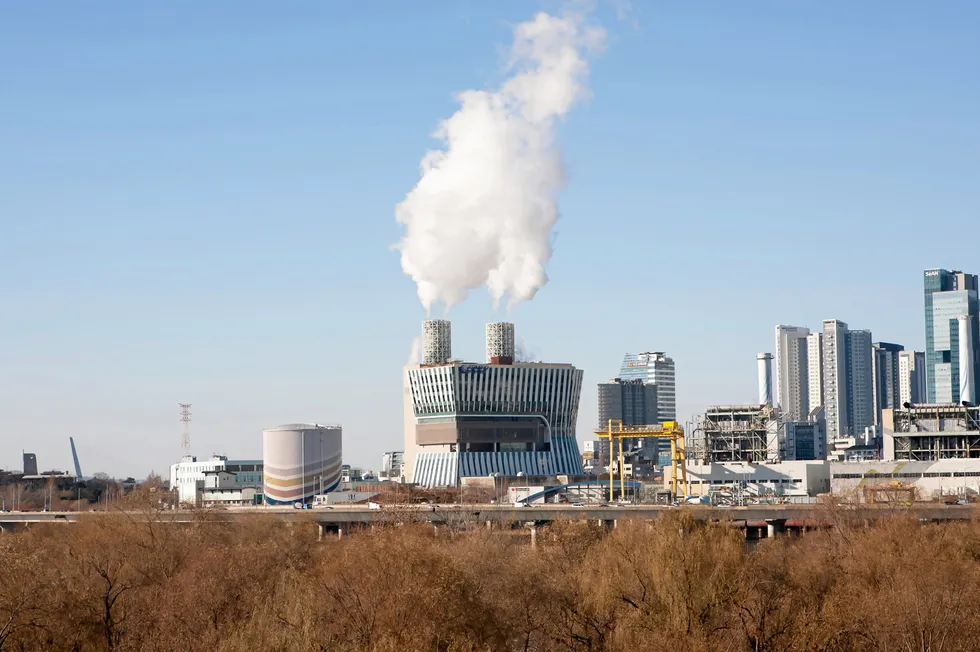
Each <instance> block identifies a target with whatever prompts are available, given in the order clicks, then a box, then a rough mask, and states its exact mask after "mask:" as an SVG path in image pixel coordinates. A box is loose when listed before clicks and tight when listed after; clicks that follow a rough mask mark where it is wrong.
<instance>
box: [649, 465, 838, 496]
mask: <svg viewBox="0 0 980 652" xmlns="http://www.w3.org/2000/svg"><path fill="white" fill-rule="evenodd" d="M687 477H688V481H689V482H690V488H691V495H692V496H703V495H706V494H709V493H711V492H713V491H722V490H724V488H735V487H738V486H739V485H741V484H742V483H743V482H744V483H745V489H746V493H747V494H748V495H749V496H756V495H758V496H761V495H772V494H774V495H776V496H794V495H795V496H811V497H813V496H817V495H818V494H821V493H826V492H828V491H830V465H829V463H828V462H826V461H824V460H814V461H794V462H776V463H772V464H750V463H745V464H743V463H740V462H724V463H718V464H688V465H687ZM672 479H673V468H672V467H666V468H665V469H664V487H665V488H667V489H669V488H670V486H671V481H672Z"/></svg>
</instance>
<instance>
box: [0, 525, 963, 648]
mask: <svg viewBox="0 0 980 652" xmlns="http://www.w3.org/2000/svg"><path fill="white" fill-rule="evenodd" d="M147 509H149V507H147ZM151 515H152V513H150V512H147V513H146V514H144V516H151ZM157 516H158V520H156V521H152V520H151V521H149V522H147V521H144V520H143V519H142V518H130V517H126V516H125V515H116V516H113V517H109V516H106V517H104V518H101V519H98V520H92V521H89V522H85V523H80V524H72V525H68V526H54V525H52V526H47V527H33V528H30V529H26V530H22V531H19V532H18V533H16V534H14V535H13V536H8V535H4V536H3V537H0V651H6V650H41V649H44V650H66V651H68V650H75V651H78V652H85V651H88V650H108V649H112V650H127V651H128V650H134V651H135V650H141V651H147V652H155V651H157V650H159V651H164V650H191V651H193V650H214V651H218V652H225V651H228V652H232V651H236V652H237V651H239V650H242V651H244V650H283V651H286V650H310V651H314V650H317V651H326V650H339V649H343V650H352V651H355V652H362V651H363V652H387V651H392V652H393V651H395V650H438V651H446V652H449V651H468V652H475V651H477V650H480V651H482V650H523V651H524V652H529V651H536V652H550V651H558V650H562V651H578V650H582V651H585V650H591V651H599V650H603V651H619V650H622V651H627V650H630V651H632V650H648V649H676V650H692V651H693V650H746V651H749V650H754V651H755V650H790V651H793V650H799V651H802V650H827V651H844V650H975V649H980V627H978V626H977V625H976V624H975V623H974V620H973V619H972V618H971V616H972V613H973V605H975V604H977V602H978V600H980V527H978V526H977V525H975V524H973V523H948V524H921V523H918V522H916V521H913V520H908V519H905V518H902V517H901V516H896V517H894V518H889V519H885V520H880V521H876V522H874V523H873V524H872V523H871V522H870V521H868V520H867V519H866V518H864V517H854V518H843V517H842V518H839V519H838V525H837V526H836V527H835V528H832V529H829V530H825V531H821V532H814V533H811V534H809V535H807V536H805V537H802V538H800V537H794V538H789V537H783V538H778V539H774V540H771V541H764V542H762V543H761V544H759V545H757V546H755V547H754V548H753V549H751V550H746V547H745V542H744V539H743V536H742V533H741V532H740V531H739V530H737V529H735V528H731V527H727V526H725V525H704V524H698V523H696V522H694V521H693V520H691V519H690V518H685V516H684V515H683V513H675V514H672V515H670V516H669V517H665V518H663V519H661V520H659V521H657V522H654V523H635V522H633V523H631V522H628V521H621V522H620V524H619V527H617V528H615V529H613V530H611V531H609V530H606V529H605V528H603V527H601V526H599V525H598V524H596V523H594V522H593V523H585V522H558V523H554V524H553V525H551V526H548V527H546V528H542V529H540V530H538V533H537V546H536V547H535V548H532V547H531V546H530V545H529V537H528V536H527V531H526V528H517V529H515V530H514V531H501V530H495V531H487V530H486V529H485V528H483V527H473V528H470V529H466V528H465V527H463V524H461V523H459V524H456V525H455V526H454V527H453V528H447V529H442V530H440V532H439V533H438V534H436V533H435V532H434V531H433V528H432V527H431V526H426V525H421V524H415V525H412V524H409V525H406V526H404V527H396V526H394V525H392V526H385V527H378V528H374V529H364V530H360V531H357V532H353V533H351V534H349V535H348V536H345V537H344V538H343V539H340V540H338V539H336V538H329V539H326V540H324V541H322V542H318V541H317V537H316V535H315V530H314V526H313V525H312V524H311V523H296V524H293V525H286V524H283V523H281V522H278V521H275V520H272V519H266V518H256V519H254V520H251V521H249V522H247V523H244V524H228V523H221V522H217V521H214V520H211V519H208V518H206V517H204V518H202V519H200V520H199V521H198V522H196V523H191V524H177V523H169V522H166V519H167V514H166V513H160V514H158V515H157Z"/></svg>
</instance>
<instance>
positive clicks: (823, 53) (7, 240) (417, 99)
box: [0, 0, 980, 476]
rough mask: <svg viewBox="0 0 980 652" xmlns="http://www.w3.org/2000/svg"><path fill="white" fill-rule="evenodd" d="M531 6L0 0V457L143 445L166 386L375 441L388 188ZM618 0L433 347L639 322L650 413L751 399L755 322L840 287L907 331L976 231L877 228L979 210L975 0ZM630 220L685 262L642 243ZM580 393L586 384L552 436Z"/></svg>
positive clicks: (166, 422)
mask: <svg viewBox="0 0 980 652" xmlns="http://www.w3.org/2000/svg"><path fill="white" fill-rule="evenodd" d="M539 8H542V9H552V7H538V6H529V5H527V4H526V3H523V2H510V1H508V2H501V3H473V4H469V5H466V6H464V7H460V8H454V9H453V10H452V11H445V10H442V9H440V8H437V7H431V6H428V5H427V6H426V7H425V8H424V9H419V8H418V7H408V6H406V5H404V4H403V3H388V4H385V7H384V10H383V11H379V12H378V14H379V16H375V15H374V14H371V15H368V14H367V13H366V12H359V11H354V10H352V9H351V8H349V7H334V6H329V5H322V6H320V5H318V6H303V7H300V6H294V7H291V8H289V9H283V8H281V7H272V6H262V5H259V4H251V3H245V4H242V3H230V2H225V1H224V0H218V1H217V2H215V3H208V6H206V7H205V6H202V5H193V6H191V5H183V6H177V5H169V6H166V7H161V8H159V9H158V10H156V11H155V12H154V13H152V14H150V13H147V12H146V11H144V9H142V8H140V7H137V6H135V5H131V4H128V3H121V4H117V5H115V6H114V9H113V10H112V11H109V12H106V14H105V16H104V17H103V19H100V21H96V22H93V21H92V20H91V18H90V13H89V10H88V9H86V8H84V7H80V6H76V5H72V4H63V5H60V7H59V10H58V11H46V10H43V9H41V8H40V7H38V6H36V5H33V4H31V3H27V4H24V3H12V4H8V5H5V6H4V7H2V8H0V34H2V35H3V38H2V39H0V54H2V55H4V56H5V59H7V60H9V61H14V62H17V63H16V65H15V66H10V67H7V68H5V69H4V70H3V71H0V83H2V84H3V87H4V89H5V119H4V121H3V122H2V123H0V138H2V139H3V141H4V143H5V144H4V147H3V148H2V149H0V174H2V175H3V177H4V179H5V180H6V181H7V184H6V186H5V192H4V193H0V220H2V221H3V225H4V237H3V238H2V239H0V275H2V277H3V278H5V279H7V280H8V283H6V284H4V285H3V287H2V289H0V302H2V305H3V306H4V319H3V320H2V321H0V339H2V340H3V341H4V342H5V343H6V345H5V348H4V353H3V357H4V360H3V365H2V366H3V370H4V372H3V374H0V396H2V397H3V399H2V401H3V403H2V407H3V413H4V416H5V423H4V426H3V431H2V433H3V434H2V439H3V442H4V444H5V445H4V446H3V447H0V467H3V468H17V467H19V466H20V465H21V463H22V462H21V458H20V454H21V450H23V449H27V450H28V451H30V452H34V453H36V454H37V456H38V462H39V465H40V466H41V467H42V468H44V469H46V468H50V467H60V468H66V469H67V468H71V465H72V459H71V453H70V448H69V444H68V437H69V436H73V437H74V438H75V442H76V446H77V448H78V455H79V459H80V461H81V464H82V466H83V467H84V468H86V472H87V473H89V472H91V473H95V472H98V471H105V472H108V473H111V474H118V475H134V476H145V474H146V473H147V472H149V471H150V470H155V471H156V472H157V473H163V472H164V471H165V469H166V468H168V467H169V465H170V464H172V463H173V462H174V461H175V460H176V459H178V458H179V456H180V454H181V448H180V440H181V428H180V422H179V421H178V418H177V414H176V413H175V408H174V404H175V402H176V401H186V402H190V403H193V404H194V417H193V421H192V423H191V429H190V447H191V448H190V449H191V452H192V453H193V454H196V455H198V456H199V457H202V458H203V457H206V456H208V455H210V454H211V453H222V454H226V455H228V456H229V457H232V458H235V459H255V458H257V457H258V456H259V455H260V454H261V433H262V430H263V429H264V428H269V427H274V426H276V425H278V424H284V423H296V422H325V423H334V422H337V423H341V424H343V426H344V432H345V441H344V455H345V458H347V459H348V460H349V461H350V462H351V463H353V464H355V465H359V466H367V467H376V466H377V465H378V460H379V459H380V456H379V453H380V452H383V451H391V450H397V449H399V448H400V447H401V445H400V441H401V430H402V427H401V426H402V421H403V419H402V411H403V406H402V391H403V388H402V378H401V374H400V369H401V368H402V366H403V364H404V360H405V359H406V358H408V357H409V351H410V349H411V342H412V339H413V337H415V336H416V335H417V332H418V324H419V322H420V321H421V320H422V319H423V318H425V317H426V314H425V311H424V309H423V308H422V307H421V306H420V305H419V301H418V297H417V288H416V286H415V284H414V283H413V282H412V280H411V279H409V278H408V277H406V276H405V275H404V274H403V272H402V269H401V267H400V262H399V256H398V255H397V253H396V252H393V251H392V250H391V246H392V245H393V244H394V243H397V242H399V241H400V239H401V237H402V236H403V230H402V228H401V226H400V225H399V224H398V223H397V222H396V221H395V216H394V207H395V206H396V205H398V203H399V202H401V201H402V200H403V199H404V198H405V196H406V193H408V192H409V191H410V190H411V189H412V187H413V186H414V185H415V184H416V183H417V182H418V180H419V169H418V168H419V160H420V157H421V156H422V155H423V154H424V153H425V152H426V151H427V150H429V149H431V148H432V147H434V146H435V143H436V141H434V140H433V139H432V138H431V137H430V134H431V133H432V132H433V130H434V129H435V128H436V127H437V125H438V124H439V121H440V120H443V119H446V118H448V117H450V116H451V115H453V113H454V111H456V110H457V108H458V103H457V102H456V100H455V99H454V95H453V94H454V93H457V92H460V91H464V90H466V89H483V88H496V87H498V86H499V82H500V80H501V79H502V78H504V76H505V74H506V72H504V71H505V69H506V65H505V64H506V63H507V62H506V60H505V58H504V57H502V56H500V53H501V52H503V51H505V48H507V47H508V45H509V43H510V41H511V38H512V30H513V26H514V25H517V24H520V23H522V22H523V21H526V20H528V19H529V18H531V17H532V16H533V12H534V11H535V10H536V9H539ZM635 9H636V10H635V12H634V13H635V15H634V16H633V18H634V19H635V22H636V25H637V27H636V28H634V26H633V22H632V21H626V22H620V21H618V20H617V17H616V15H615V14H616V12H615V10H614V9H613V8H612V7H610V6H608V5H605V4H601V5H600V7H599V9H598V10H597V12H596V16H595V19H596V21H597V22H598V23H601V24H602V25H603V26H604V27H605V29H606V30H607V32H608V35H609V38H608V39H607V43H606V49H605V51H603V52H601V53H598V54H596V55H595V56H594V57H593V58H592V59H591V71H590V81H589V85H590V88H591V97H590V98H589V99H587V100H584V101H582V102H581V103H580V104H578V105H577V106H576V107H575V108H574V110H572V111H571V112H570V113H569V114H568V117H567V119H565V120H564V121H563V122H562V123H561V124H560V125H558V127H557V130H556V135H557V138H558V140H559V141H560V143H561V146H562V148H563V150H564V161H565V168H566V170H567V175H566V176H567V178H566V184H565V186H564V188H563V189H562V190H561V191H560V192H558V193H557V195H558V206H559V209H560V219H559V221H558V223H557V227H556V230H555V231H554V232H553V233H552V235H553V236H554V237H553V238H552V239H551V240H550V241H549V244H551V245H553V255H552V257H551V259H550V261H549V262H548V266H547V270H546V271H547V276H548V279H549V282H548V283H547V285H545V286H543V287H542V289H541V290H540V291H539V292H538V293H537V295H536V296H535V297H534V299H533V301H528V302H525V303H522V304H520V305H516V306H514V307H512V308H511V309H510V312H509V313H508V312H506V308H505V307H501V308H500V309H499V310H495V309H494V308H493V305H492V301H491V299H490V297H489V296H488V295H487V293H486V292H483V291H479V292H474V293H473V294H472V296H471V297H470V298H469V300H467V301H466V302H464V303H462V304H459V305H457V306H455V307H454V308H453V309H452V311H451V313H450V314H449V315H448V316H449V317H450V318H451V319H452V320H453V321H454V322H455V323H457V324H460V325H465V326H466V328H463V329H460V331H458V332H459V333H460V337H459V338H458V339H457V340H456V341H454V342H453V345H454V348H455V350H457V351H459V352H460V354H465V357H470V358H473V359H480V358H481V357H482V351H483V348H484V343H483V341H482V340H483V338H482V333H481V332H480V329H481V327H482V325H483V324H484V323H486V322H491V321H499V320H501V319H507V320H508V321H511V322H514V323H516V324H517V325H518V328H519V333H520V342H518V344H522V345H523V348H524V349H525V350H526V351H528V352H529V353H531V354H533V356H534V357H536V358H539V359H546V360H555V361H561V362H568V363H571V364H574V365H575V366H576V367H577V368H579V369H583V370H584V372H585V377H584V379H583V386H584V387H592V386H594V385H595V384H596V383H598V382H601V381H604V380H607V379H609V378H612V377H615V376H616V375H617V369H618V364H619V362H620V361H621V360H622V356H623V354H624V353H626V352H629V351H651V350H653V351H667V352H668V353H669V355H670V356H671V357H672V358H673V359H674V360H675V362H676V366H677V374H678V376H677V380H678V383H677V397H676V398H677V416H678V419H679V420H680V421H686V420H687V419H689V418H690V417H691V416H692V415H694V414H696V413H698V412H701V411H703V410H704V408H705V407H706V406H707V405H711V404H717V403H751V402H753V401H754V400H755V399H756V398H757V381H756V366H755V364H753V363H754V359H755V355H756V354H757V353H758V352H759V351H769V350H770V349H771V348H772V346H773V343H772V328H773V325H775V324H807V325H809V327H810V328H811V331H812V330H813V329H815V328H816V327H817V325H819V324H820V323H821V320H822V319H825V318H827V317H834V316H839V317H840V318H842V319H845V320H846V321H847V323H849V324H854V325H856V326H860V327H862V328H868V329H870V330H871V331H872V332H873V333H874V334H875V338H876V339H879V340H881V341H886V342H896V343H899V344H902V345H903V346H905V348H906V349H907V350H917V351H918V350H925V342H924V337H925V335H924V333H923V325H922V310H923V302H922V273H923V270H924V269H929V268H931V267H935V266H941V267H943V268H946V269H962V270H966V271H972V272H976V271H977V270H976V267H975V263H974V260H975V252H974V249H975V247H974V246H973V244H972V239H971V238H968V237H964V238H947V239H946V240H943V242H942V246H941V247H935V248H932V249H930V250H928V258H927V259H926V258H922V259H921V260H920V257H919V256H917V255H910V256H906V257H897V256H895V252H897V251H907V250H908V241H909V237H910V234H915V233H918V231H919V230H920V229H921V226H922V224H923V221H924V220H925V219H927V218H928V219H930V220H936V221H937V223H941V224H942V225H943V228H944V229H947V230H948V232H949V233H959V232H964V233H970V232H971V231H970V227H971V226H972V225H973V223H974V222H975V217H976V214H975V213H976V206H977V205H978V204H980V196H978V192H980V191H978V189H977V188H976V186H975V184H974V183H973V180H972V176H971V175H970V174H969V171H970V170H972V169H975V152H976V151H977V149H978V148H980V133H978V132H977V130H976V127H975V117H974V116H973V114H972V113H971V112H969V111H968V110H966V109H967V108H968V107H971V106H975V105H976V104H977V102H978V100H980V89H978V88H977V86H976V84H972V83H970V82H972V80H973V78H974V76H975V74H974V70H973V68H972V62H973V61H975V60H976V59H977V57H978V56H980V52H978V47H980V45H978V43H977V42H976V39H975V38H974V35H973V29H972V27H971V26H972V25H975V24H976V23H977V21H978V20H980V9H978V8H977V7H976V6H975V5H974V4H972V3H966V2H959V3H957V2H951V3H943V5H942V6H929V7H926V6H921V5H917V4H915V3H899V4H895V3H888V4H884V3H875V2H871V3H862V4H861V5H860V6H852V5H836V6H829V5H828V6H791V5H785V6H779V7H775V6H771V7H767V8H766V10H765V11H764V12H762V13H763V14H764V18H763V19H760V16H756V15H752V14H751V13H749V12H745V11H744V9H743V8H740V7H738V6H733V5H731V4H729V3H714V4H712V5H711V9H710V10H705V9H704V8H703V7H696V6H689V5H678V4H676V3H662V4H660V5H657V8H656V10H653V9H648V8H647V7H646V6H640V7H636V8H635ZM82 26H84V28H82ZM366 43H378V44H379V45H378V46H377V47H372V48H367V47H366V46H365V44H366ZM392 98H397V101H393V100H392ZM817 226H820V227H821V228H822V229H826V231H824V233H828V234H834V233H839V234H844V233H846V237H844V236H843V235H841V237H840V238H833V237H831V236H825V238H827V240H826V241H825V243H824V244H825V247H823V248H822V249H821V252H822V256H823V257H822V258H821V260H820V264H821V267H820V273H819V274H806V273H802V271H800V272H796V273H786V272H787V271H789V270H794V271H795V270H799V269H802V268H801V261H802V259H801V255H800V254H801V251H802V250H803V249H802V247H803V245H804V244H805V243H809V242H811V241H812V238H813V235H814V233H815V231H814V229H815V228H816V227H817ZM638 242H642V243H643V247H642V253H641V251H640V249H641V248H640V247H638V246H637V245H636V244H634V243H638ZM627 246H629V249H627ZM660 252H671V253H673V254H674V257H681V254H680V253H678V252H683V258H684V260H685V262H684V266H683V267H681V266H680V265H678V264H676V263H673V264H671V266H670V267H669V268H668V267H667V266H666V264H664V265H663V266H662V267H661V268H660V269H658V270H656V271H654V269H653V263H654V261H655V260H659V257H658V255H657V254H658V253H660ZM689 252H697V254H696V255H695V254H694V253H690V254H689ZM810 262H816V261H810ZM811 268H812V267H811ZM681 270H683V271H681ZM883 270H887V274H886V273H883ZM654 275H655V276H656V278H655V279H651V277H653V276H654ZM651 281H652V282H651ZM859 281H860V282H859ZM613 306H616V307H621V308H620V309H619V310H618V311H617V310H616V309H615V308H614V307H613ZM432 316H435V317H439V316H443V315H441V314H433V315H432ZM462 331H467V332H465V333H463V332H462ZM595 417H596V397H595V396H594V392H583V396H582V405H581V408H580V412H579V421H578V433H579V440H580V441H581V440H583V439H585V438H586V437H585V433H586V432H587V430H588V428H590V427H591V425H592V424H593V423H594V421H595Z"/></svg>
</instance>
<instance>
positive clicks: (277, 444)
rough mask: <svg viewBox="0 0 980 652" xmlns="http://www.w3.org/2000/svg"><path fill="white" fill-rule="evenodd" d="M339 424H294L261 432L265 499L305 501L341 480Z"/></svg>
mask: <svg viewBox="0 0 980 652" xmlns="http://www.w3.org/2000/svg"><path fill="white" fill-rule="evenodd" d="M341 443H342V432H341V428H340V426H335V425H330V426H323V425H319V424H314V423H294V424H290V425H287V426H279V427H277V428H269V429H267V430H263V431H262V455H263V460H264V463H265V473H264V478H263V486H264V491H265V499H266V502H268V503H271V504H291V503H295V502H307V501H309V500H311V499H312V498H313V496H314V495H316V494H319V493H324V492H327V491H332V490H334V489H336V487H337V485H338V484H339V483H340V465H341V457H342V452H343V449H342V445H341Z"/></svg>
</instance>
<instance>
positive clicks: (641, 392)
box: [598, 378, 659, 466]
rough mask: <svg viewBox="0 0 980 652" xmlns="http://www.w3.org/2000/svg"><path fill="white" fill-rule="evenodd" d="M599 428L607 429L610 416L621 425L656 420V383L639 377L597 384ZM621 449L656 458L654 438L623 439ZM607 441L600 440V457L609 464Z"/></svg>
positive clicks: (634, 424)
mask: <svg viewBox="0 0 980 652" xmlns="http://www.w3.org/2000/svg"><path fill="white" fill-rule="evenodd" d="M598 407H599V409H598V412H599V415H598V416H599V423H598V427H599V428H606V427H607V425H608V424H609V420H610V419H617V420H620V421H622V422H623V425H627V426H636V425H645V424H648V423H658V419H659V412H658V410H657V386H656V385H653V384H648V383H645V382H643V381H642V380H622V379H620V378H615V379H613V380H611V381H609V382H608V383H600V384H599V405H598ZM623 449H624V450H634V449H642V450H640V456H641V457H642V458H643V459H645V460H647V461H655V460H656V459H657V440H656V439H635V438H630V439H624V440H623ZM609 458H610V451H609V440H608V439H600V440H599V460H600V462H601V464H602V465H603V466H606V465H608V464H609Z"/></svg>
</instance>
